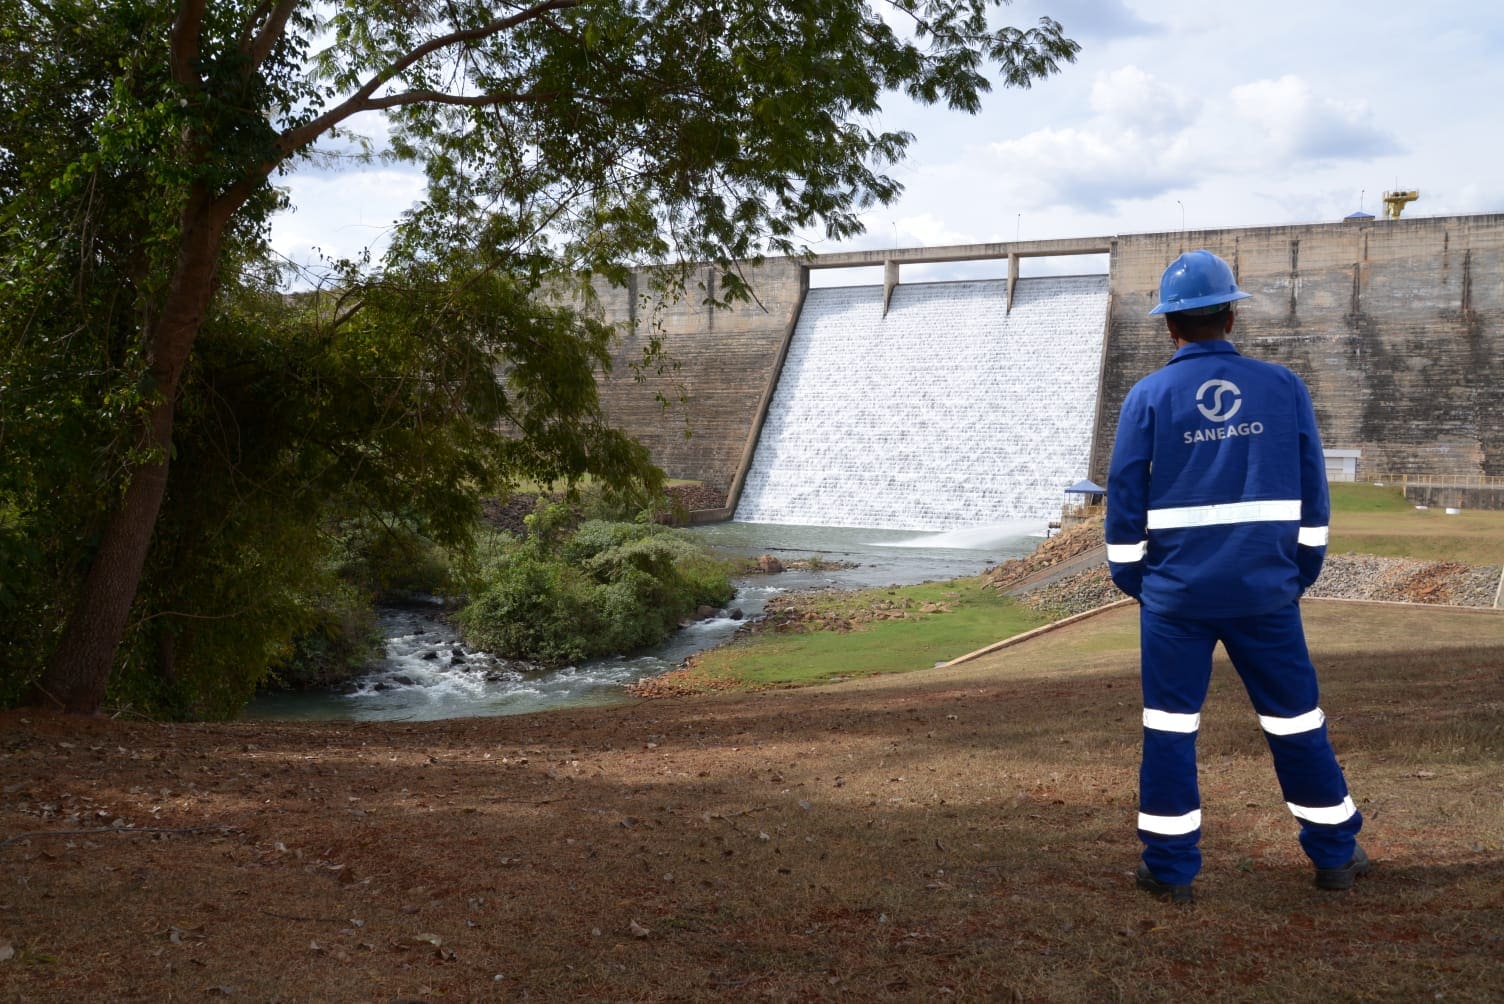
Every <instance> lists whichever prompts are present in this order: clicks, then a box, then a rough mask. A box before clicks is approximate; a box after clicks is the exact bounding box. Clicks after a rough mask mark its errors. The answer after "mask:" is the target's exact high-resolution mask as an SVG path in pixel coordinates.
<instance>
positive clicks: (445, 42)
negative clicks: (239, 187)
mask: <svg viewBox="0 0 1504 1004" xmlns="http://www.w3.org/2000/svg"><path fill="white" fill-rule="evenodd" d="M583 2H584V0H545V2H544V3H540V4H535V5H533V6H532V7H529V8H528V9H527V10H524V11H520V12H519V13H517V14H514V15H512V16H511V17H503V18H497V19H496V20H494V21H491V22H488V23H487V24H483V25H481V26H480V27H478V28H470V29H467V30H465V31H454V32H450V33H449V34H447V35H439V36H438V37H436V38H431V39H429V40H428V41H427V42H424V43H423V44H422V45H420V46H418V47H417V48H416V49H413V50H412V51H411V52H409V53H407V54H406V55H404V56H402V57H400V58H399V59H398V60H397V61H396V62H395V63H393V64H392V65H391V66H389V67H387V68H386V69H384V70H382V71H381V72H379V73H377V74H376V75H375V76H373V77H372V78H371V79H370V80H368V81H366V82H365V84H363V85H362V86H361V87H360V89H359V90H357V91H356V92H355V93H354V94H352V95H350V96H349V97H348V98H346V99H345V100H344V101H343V102H342V103H340V104H338V105H336V106H335V107H333V108H331V109H329V110H328V111H327V112H325V113H324V114H323V115H320V116H319V117H318V118H316V119H314V120H313V121H311V122H307V123H305V124H303V125H301V126H299V127H298V128H296V129H289V130H288V131H287V132H284V133H283V134H282V135H281V137H280V138H279V140H278V146H279V148H281V150H282V151H283V154H284V156H286V155H289V154H292V153H293V152H295V151H297V150H300V149H302V148H303V147H305V146H307V145H308V144H309V143H311V142H313V141H314V140H315V139H317V138H318V137H319V136H321V135H323V134H324V133H325V132H326V131H328V130H329V129H330V128H332V127H333V126H335V125H338V124H339V123H340V122H343V121H344V120H345V119H347V118H349V117H350V116H352V115H355V114H356V113H358V112H363V111H369V110H372V109H373V108H374V107H376V106H374V105H372V104H371V95H373V94H375V93H376V91H377V90H379V89H380V88H381V85H383V84H385V83H386V82H387V81H389V80H391V79H392V78H394V77H396V76H398V75H399V74H400V73H402V71H403V70H406V69H407V68H408V67H410V66H412V65H414V64H415V63H417V62H418V61H419V60H421V59H423V58H424V57H426V56H428V55H430V54H432V53H435V52H438V51H439V50H441V49H445V48H448V47H449V46H451V45H458V44H460V43H463V42H477V41H480V40H482V39H486V38H490V37H492V36H493V35H498V34H500V33H501V32H504V31H509V30H511V29H512V28H515V27H517V26H518V25H521V24H526V23H527V22H529V21H535V20H537V19H538V18H541V17H543V16H545V15H547V14H552V13H554V12H555V11H560V10H569V9H571V8H574V7H578V6H580V4H581V3H583ZM274 166H275V165H268V166H267V173H268V174H269V173H271V168H272V167H274Z"/></svg>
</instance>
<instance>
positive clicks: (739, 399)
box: [598, 258, 808, 489]
mask: <svg viewBox="0 0 1504 1004" xmlns="http://www.w3.org/2000/svg"><path fill="white" fill-rule="evenodd" d="M746 276H747V278H748V280H749V281H750V283H751V285H752V288H753V290H754V292H755V295H756V298H757V302H755V303H749V304H745V305H740V306H738V307H737V308H736V309H734V310H715V309H711V308H709V307H707V306H705V305H704V302H703V301H704V300H705V299H706V296H707V295H708V293H710V292H712V291H713V286H712V283H713V276H712V275H711V273H710V271H709V270H705V271H702V272H701V273H700V275H699V278H698V280H697V282H698V284H691V288H690V289H689V291H688V293H687V294H686V295H685V296H684V297H683V298H681V299H680V300H679V301H678V302H676V303H671V304H667V305H664V304H661V303H657V302H655V298H654V297H653V295H652V294H651V293H649V292H648V291H646V290H638V289H628V290H607V289H602V290H598V294H599V295H600V297H601V302H602V305H603V306H604V308H605V312H606V317H607V318H608V319H610V320H613V321H617V322H623V323H622V328H623V331H624V336H623V339H622V342H621V345H620V347H619V348H618V350H617V352H616V354H615V366H614V369H613V372H612V374H611V376H610V377H609V378H608V379H606V380H604V381H602V382H601V396H602V400H603V401H604V403H605V407H606V412H607V415H608V416H609V417H610V419H611V420H612V421H613V422H614V423H616V424H617V425H619V426H621V427H623V428H625V429H626V430H628V431H629V432H631V433H632V434H633V435H634V436H636V437H637V439H638V440H639V441H640V442H641V443H643V444H644V445H645V446H647V447H648V448H649V449H650V450H651V451H652V453H653V458H654V459H655V460H656V461H657V463H658V465H659V466H660V467H662V468H663V469H664V471H665V472H667V473H668V475H669V476H670V477H676V478H690V479H693V480H697V481H703V482H705V483H706V484H710V485H714V486H715V487H717V488H721V489H728V488H730V486H731V482H732V480H733V478H734V477H735V476H736V474H737V472H738V471H739V470H741V469H742V468H743V467H744V466H745V464H746V462H748V461H749V460H750V459H751V456H750V455H751V449H752V445H753V443H754V442H755V437H756V425H757V422H758V415H759V413H760V410H761V409H763V408H765V407H766V401H767V398H768V397H769V396H770V395H771V392H772V388H773V385H774V382H775V380H776V376H777V369H778V365H779V360H780V359H781V358H782V354H783V351H784V349H785V347H786V345H787V341H788V337H789V334H790V332H791V331H792V330H793V326H794V323H795V321H796V320H797V319H798V316H799V305H800V304H801V303H802V302H803V299H804V292H805V290H806V289H807V288H808V282H807V278H806V276H807V273H806V272H805V270H804V267H803V266H802V265H801V264H799V263H798V262H795V261H793V260H791V259H787V258H776V259H771V260H769V261H768V263H767V264H765V265H764V266H762V267H759V268H753V267H750V266H749V267H748V268H747V270H746ZM634 318H635V321H636V323H635V324H632V323H630V322H631V321H632V320H633V319H634ZM655 335H656V336H658V337H661V339H662V342H663V347H664V349H665V352H666V357H667V361H668V362H671V363H672V364H674V366H673V368H669V369H661V371H660V369H654V370H651V371H646V372H643V371H634V369H633V367H632V365H631V364H632V363H633V362H636V361H638V360H640V359H641V358H642V355H643V350H644V348H645V347H646V346H647V343H648V342H649V340H650V339H651V338H652V337H654V336H655ZM660 398H661V399H662V400H660ZM665 401H666V402H667V406H665V404H664V402H665Z"/></svg>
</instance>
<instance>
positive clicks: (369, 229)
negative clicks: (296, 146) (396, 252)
mask: <svg viewBox="0 0 1504 1004" xmlns="http://www.w3.org/2000/svg"><path fill="white" fill-rule="evenodd" d="M281 184H282V186H283V187H285V188H286V189H287V190H288V195H289V198H290V199H291V201H292V206H293V208H292V209H290V210H289V211H287V212H284V213H279V214H278V215H276V216H274V217H273V218H272V245H273V246H274V247H276V248H277V249H278V251H280V252H281V253H282V254H283V255H285V256H286V257H287V258H290V259H291V260H292V261H294V262H297V263H299V264H302V265H305V266H308V267H312V268H317V266H318V262H319V260H320V259H321V258H334V259H339V258H349V259H352V260H353V259H358V258H359V257H360V256H361V254H362V253H363V252H364V251H365V250H366V249H367V248H369V249H371V252H372V255H373V256H379V255H380V254H381V253H382V251H383V250H385V248H386V246H387V242H388V241H389V240H390V238H391V232H392V225H393V224H394V223H395V222H396V220H397V218H398V217H399V216H401V215H402V213H404V212H406V211H407V210H408V209H409V208H410V207H411V206H412V205H413V203H414V202H416V201H417V200H418V199H420V198H421V197H422V196H423V191H424V179H423V175H422V174H421V173H419V172H418V171H416V170H413V169H405V170H404V169H401V168H369V169H365V170H349V171H344V172H342V173H339V174H328V173H321V172H309V173H306V174H299V173H293V174H290V175H287V176H286V177H284V178H282V179H281Z"/></svg>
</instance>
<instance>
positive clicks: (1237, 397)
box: [1183, 380, 1264, 443]
mask: <svg viewBox="0 0 1504 1004" xmlns="http://www.w3.org/2000/svg"><path fill="white" fill-rule="evenodd" d="M1242 407H1243V392H1242V391H1241V390H1239V389H1238V385H1237V384H1235V383H1233V382H1232V381H1231V380H1208V381H1207V382H1206V383H1204V384H1202V385H1201V386H1200V387H1198V388H1196V410H1197V411H1199V412H1201V414H1202V416H1203V417H1204V418H1205V419H1206V420H1207V421H1209V422H1230V421H1231V419H1232V417H1233V416H1234V415H1236V414H1237V413H1238V411H1239V409H1241V408H1242ZM1263 431H1264V423H1263V422H1240V423H1238V424H1237V425H1231V424H1228V425H1219V426H1216V427H1214V428H1210V429H1188V430H1186V432H1185V433H1184V434H1183V435H1184V436H1185V441H1186V442H1187V443H1212V442H1217V441H1219V440H1223V439H1234V438H1236V437H1238V436H1257V435H1259V434H1260V433H1262V432H1263Z"/></svg>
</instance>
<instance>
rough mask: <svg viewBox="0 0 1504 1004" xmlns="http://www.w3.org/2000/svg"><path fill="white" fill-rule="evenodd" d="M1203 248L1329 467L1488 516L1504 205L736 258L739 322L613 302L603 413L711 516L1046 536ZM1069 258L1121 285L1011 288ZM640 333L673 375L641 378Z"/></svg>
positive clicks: (1492, 500) (1159, 360) (1104, 439)
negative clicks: (1175, 282)
mask: <svg viewBox="0 0 1504 1004" xmlns="http://www.w3.org/2000/svg"><path fill="white" fill-rule="evenodd" d="M1198 247H1204V248H1207V249H1209V250H1212V251H1214V252H1216V253H1217V254H1219V255H1221V256H1222V257H1224V258H1225V259H1227V261H1228V262H1229V263H1230V264H1231V265H1232V266H1233V268H1234V270H1235V272H1236V273H1237V276H1238V282H1239V285H1240V286H1242V287H1243V288H1244V289H1245V290H1248V291H1249V292H1250V293H1252V294H1253V296H1252V298H1251V299H1248V300H1244V301H1242V303H1240V304H1239V307H1240V312H1239V314H1240V316H1239V321H1238V328H1237V330H1236V331H1235V332H1234V334H1233V341H1234V343H1235V344H1237V345H1238V346H1239V348H1240V349H1241V350H1242V351H1243V352H1245V353H1246V354H1248V355H1252V356H1257V357H1259V358H1264V359H1269V360H1271V361H1274V362H1278V363H1282V364H1284V365H1286V366H1289V367H1290V368H1291V369H1293V370H1294V371H1295V372H1296V373H1298V374H1300V375H1301V377H1302V378H1304V379H1305V381H1306V383H1307V384H1308V386H1309V387H1310V389H1311V393H1312V397H1313V399H1314V402H1315V405H1316V411H1317V420H1318V423H1319V425H1320V428H1321V433H1322V439H1323V445H1324V446H1325V447H1326V448H1327V450H1328V454H1329V458H1330V457H1338V458H1341V459H1340V460H1338V461H1336V464H1337V467H1336V468H1335V469H1337V470H1340V469H1341V467H1342V465H1346V472H1347V475H1346V476H1349V477H1357V478H1359V479H1362V480H1371V479H1380V478H1386V479H1387V478H1402V477H1412V476H1413V477H1415V478H1416V479H1418V480H1419V479H1426V478H1429V479H1432V480H1436V481H1438V482H1439V483H1442V484H1449V485H1457V486H1464V487H1459V488H1457V489H1456V493H1455V497H1456V498H1457V500H1458V501H1457V502H1456V503H1454V502H1453V501H1450V497H1449V500H1448V501H1447V502H1446V504H1449V505H1450V504H1461V502H1462V501H1463V500H1464V496H1466V503H1467V504H1469V505H1476V504H1485V505H1493V506H1497V505H1498V500H1499V499H1500V498H1501V497H1504V215H1499V214H1493V215H1476V216H1453V217H1433V218H1416V219H1400V220H1389V219H1369V220H1366V221H1361V222H1340V223H1323V224H1310V225H1302V226H1285V227H1255V228H1244V229H1222V230H1202V231H1189V232H1172V233H1157V234H1130V235H1118V236H1112V237H1095V238H1083V239H1072V240H1058V241H1038V242H1022V243H1013V244H987V245H967V246H961V247H949V248H913V249H903V250H894V251H885V252H883V251H874V252H853V253H843V254H836V255H820V256H815V257H812V258H808V259H788V258H777V259H769V260H767V261H766V262H764V263H763V264H762V265H761V266H758V267H750V266H749V267H748V268H747V269H746V276H747V278H748V280H749V282H750V283H751V286H752V289H753V292H754V294H755V298H756V302H754V303H749V304H743V305H739V306H738V307H736V308H735V309H732V310H729V311H728V310H714V309H711V308H708V307H706V306H703V305H702V304H701V303H699V302H696V301H697V299H698V298H697V297H695V296H693V295H691V296H689V297H685V298H684V299H683V300H681V301H679V302H678V303H676V304H673V305H669V306H660V307H657V308H656V309H649V308H648V307H645V306H642V304H644V303H646V300H642V299H639V297H638V296H637V295H636V290H635V289H631V290H604V289H603V290H601V302H602V304H603V307H604V310H605V312H606V316H607V318H608V319H610V320H613V321H617V322H622V329H623V332H624V334H623V338H622V341H621V344H620V346H619V348H618V357H619V360H620V363H619V364H618V366H617V369H616V372H615V375H613V376H612V377H611V378H609V379H606V380H604V381H603V382H602V385H601V393H602V399H603V401H604V403H605V407H606V411H607V415H608V417H609V418H610V419H611V420H612V421H613V422H615V423H616V424H618V425H620V426H621V427H623V428H625V429H626V430H627V431H629V432H630V433H632V434H633V435H634V436H636V437H637V438H638V439H639V440H640V441H641V442H643V443H644V444H645V445H646V446H648V448H649V449H650V450H651V451H652V454H653V457H654V459H655V460H656V462H657V463H658V464H659V465H660V466H661V467H663V469H664V470H665V471H666V472H667V473H668V474H669V475H670V476H671V477H681V478H691V479H694V480H699V481H703V482H705V483H707V484H711V485H714V486H716V487H718V488H722V489H724V490H726V492H727V494H728V506H727V509H726V510H724V511H722V512H719V513H716V514H714V516H715V517H718V518H730V517H731V516H732V515H733V513H734V514H735V516H736V518H738V519H743V520H748V521H753V522H786V523H803V524H808V525H816V526H866V527H890V528H897V529H915V530H935V529H951V528H956V527H964V526H975V525H985V524H990V523H996V522H1000V521H1004V520H1009V519H1026V520H1034V521H1038V522H1039V523H1041V524H1042V523H1043V522H1044V521H1045V520H1046V519H1047V518H1053V517H1054V516H1055V515H1058V513H1059V511H1060V507H1061V504H1062V503H1063V501H1064V496H1063V495H1062V492H1063V490H1064V488H1066V487H1067V486H1068V485H1070V484H1072V483H1073V482H1075V481H1077V480H1079V479H1080V478H1092V479H1094V480H1096V481H1098V482H1099V483H1101V482H1102V480H1103V479H1104V478H1105V476H1106V468H1107V464H1108V460H1109V457H1110V453H1111V449H1112V441H1113V436H1114V434H1115V431H1116V421H1117V412H1118V408H1119V406H1120V405H1121V402H1122V399H1123V396H1124V394H1126V392H1127V390H1128V388H1129V387H1131V386H1132V385H1133V383H1134V382H1135V381H1136V380H1138V379H1139V378H1140V377H1142V376H1143V375H1145V374H1147V373H1148V372H1150V371H1152V370H1153V369H1156V368H1158V367H1159V366H1160V365H1162V364H1163V363H1164V361H1165V359H1166V358H1167V357H1168V352H1169V349H1168V341H1167V337H1166V335H1165V334H1164V329H1163V322H1162V320H1161V319H1159V318H1151V317H1149V316H1148V310H1149V308H1150V307H1151V306H1153V304H1154V303H1155V302H1157V299H1158V284H1159V276H1160V273H1161V272H1162V271H1163V269H1164V267H1165V265H1167V264H1168V263H1169V262H1170V261H1171V260H1173V259H1174V258H1175V256H1176V255H1178V254H1179V253H1180V252H1182V251H1186V250H1192V249H1194V248H1198ZM1073 255H1098V256H1102V255H1105V256H1106V260H1107V263H1108V264H1107V274H1106V275H1090V276H1079V275H1078V276H1052V277H1037V278H1028V277H1020V271H1021V267H1020V263H1021V262H1023V261H1026V260H1027V259H1030V258H1035V257H1060V256H1073ZM989 259H990V260H995V261H998V262H1000V263H1003V262H1005V263H1006V264H1007V270H1008V277H1007V278H1006V279H996V280H986V281H965V282H925V283H915V284H905V283H903V281H902V269H903V267H904V266H905V265H913V264H919V263H933V262H970V261H978V260H989ZM1099 260H1100V259H1099ZM857 266H880V267H882V268H883V269H884V282H883V283H882V285H869V286H853V287H826V288H817V289H811V288H810V284H809V275H810V272H811V271H812V270H817V269H824V268H851V267H857ZM1069 270H1070V265H1069V263H1068V262H1067V264H1066V265H1065V268H1064V269H1063V271H1069ZM703 281H704V282H705V283H706V284H707V285H708V284H709V283H711V282H712V281H713V276H712V275H711V273H710V272H709V271H708V270H707V271H706V272H704V273H703ZM639 311H644V312H646V314H645V316H640V314H639ZM648 324H651V325H652V326H653V327H654V328H655V329H656V330H657V331H658V332H659V334H660V337H662V339H663V343H664V347H665V349H666V351H667V353H668V354H669V355H670V356H671V357H672V358H673V359H674V360H675V362H676V368H674V369H672V370H665V371H663V372H660V373H657V374H653V375H649V376H647V377H646V378H644V379H635V378H634V377H633V376H632V375H631V374H630V372H629V370H628V367H627V365H626V363H627V362H628V361H629V360H631V359H634V358H637V357H639V356H640V355H641V345H640V344H639V339H640V338H642V335H641V334H639V333H638V332H639V330H640V329H641V328H643V327H644V326H646V325H648ZM659 398H663V399H667V400H669V401H673V402H676V403H675V404H674V405H673V406H672V407H670V408H668V409H667V410H665V409H664V408H663V406H662V405H661V403H660V400H659ZM1331 469H1334V468H1333V466H1332V462H1330V461H1329V470H1331ZM1338 476H1341V475H1340V474H1339V475H1338ZM1468 485H1473V486H1478V487H1479V490H1477V491H1472V493H1471V494H1468V491H1469V489H1467V488H1466V487H1465V486H1468ZM1433 504H1440V500H1436V501H1435V502H1433ZM707 515H710V514H707Z"/></svg>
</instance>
